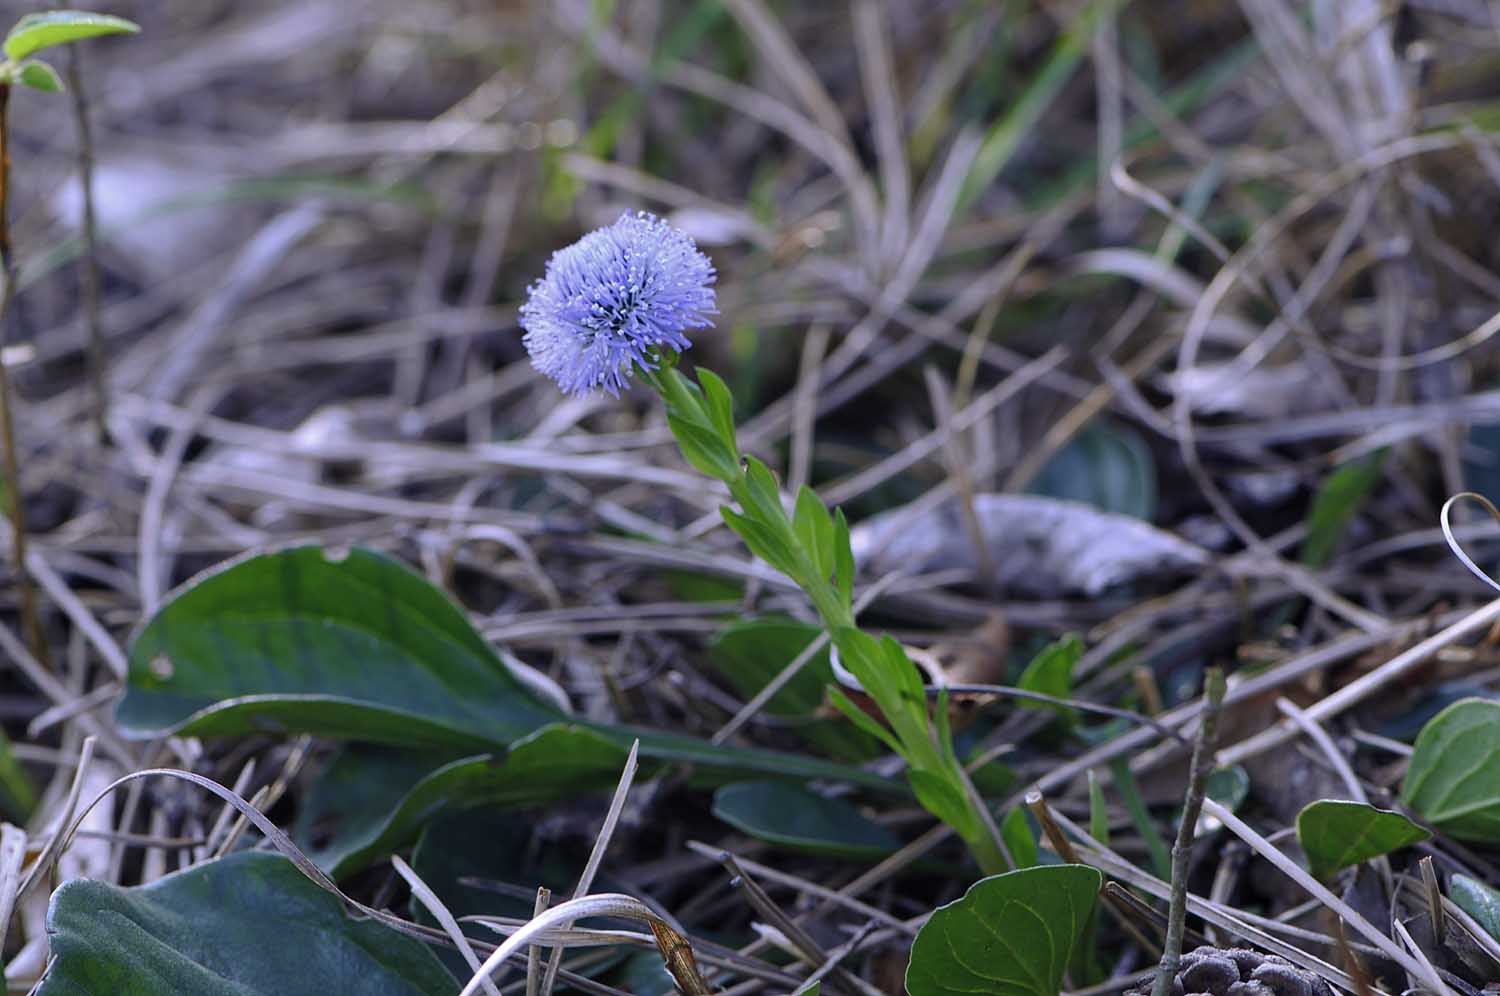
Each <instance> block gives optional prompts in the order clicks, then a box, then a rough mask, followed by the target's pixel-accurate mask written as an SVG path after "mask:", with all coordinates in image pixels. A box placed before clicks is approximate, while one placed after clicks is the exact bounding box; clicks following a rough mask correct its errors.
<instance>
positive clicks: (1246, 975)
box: [1124, 945, 1333, 996]
mask: <svg viewBox="0 0 1500 996" xmlns="http://www.w3.org/2000/svg"><path fill="white" fill-rule="evenodd" d="M1151 982H1152V980H1150V979H1147V980H1146V981H1145V982H1143V983H1141V984H1140V985H1139V986H1137V987H1136V988H1134V989H1127V990H1126V991H1125V994H1124V996H1151ZM1172 996H1333V990H1331V989H1330V988H1328V983H1326V982H1324V981H1323V980H1322V979H1320V978H1319V977H1318V976H1316V975H1314V974H1313V973H1311V972H1306V971H1303V970H1302V969H1300V968H1298V967H1297V966H1296V965H1293V964H1292V963H1291V962H1289V961H1287V960H1286V959H1285V958H1282V957H1279V956H1277V955H1273V954H1261V953H1260V952H1259V951H1250V950H1248V949H1246V948H1213V947H1208V946H1207V945H1205V946H1203V947H1201V948H1198V949H1197V950H1196V951H1188V952H1186V953H1184V954H1183V956H1182V960H1181V961H1180V962H1179V963H1178V965H1177V977H1176V978H1174V979H1173V980H1172Z"/></svg>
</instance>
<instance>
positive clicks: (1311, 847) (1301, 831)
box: [1297, 799, 1432, 878]
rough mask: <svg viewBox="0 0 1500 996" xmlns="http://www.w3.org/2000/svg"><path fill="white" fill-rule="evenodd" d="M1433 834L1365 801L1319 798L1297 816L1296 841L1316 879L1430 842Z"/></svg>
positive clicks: (1399, 815) (1303, 808) (1400, 816)
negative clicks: (1420, 843)
mask: <svg viewBox="0 0 1500 996" xmlns="http://www.w3.org/2000/svg"><path fill="white" fill-rule="evenodd" d="M1431 836H1432V834H1431V833H1429V832H1428V831H1426V830H1424V829H1423V828H1421V827H1419V826H1417V825H1416V824H1415V823H1413V822H1412V821H1411V820H1409V819H1407V818H1406V817H1404V816H1402V815H1401V814H1400V813H1393V812H1391V811H1390V810H1389V809H1376V808H1375V807H1374V806H1372V805H1370V804H1369V803H1366V802H1350V801H1347V800H1343V799H1319V800H1318V801H1317V802H1310V803H1308V804H1307V805H1306V806H1304V807H1302V812H1300V813H1298V814H1297V842H1298V843H1299V844H1301V845H1302V850H1303V853H1305V854H1306V855H1307V863H1308V866H1309V869H1310V870H1311V871H1312V873H1313V875H1314V876H1315V877H1317V878H1327V877H1328V876H1330V875H1332V874H1333V873H1334V872H1336V871H1339V870H1340V869H1343V868H1348V867H1350V866H1351V865H1357V864H1360V863H1361V862H1365V861H1369V860H1370V859H1371V858H1378V857H1380V856H1381V855H1383V854H1390V853H1391V852H1392V851H1396V850H1399V849H1401V848H1403V847H1407V846H1409V845H1411V844H1416V843H1419V842H1421V841H1424V840H1427V839H1428V838H1429V837H1431Z"/></svg>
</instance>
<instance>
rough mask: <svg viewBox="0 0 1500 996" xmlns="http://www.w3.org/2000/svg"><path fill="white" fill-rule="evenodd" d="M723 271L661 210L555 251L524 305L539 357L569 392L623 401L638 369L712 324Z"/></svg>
mask: <svg viewBox="0 0 1500 996" xmlns="http://www.w3.org/2000/svg"><path fill="white" fill-rule="evenodd" d="M713 282H714V267H713V264H712V263H710V262H709V260H708V257H707V256H705V255H703V253H701V252H699V251H698V248H697V246H695V245H694V244H693V240H692V239H691V238H689V237H688V235H687V234H686V233H684V232H681V231H679V230H677V229H675V228H673V227H672V226H671V225H669V224H667V223H666V222H665V221H663V220H661V219H660V218H658V217H656V216H655V215H651V214H647V213H646V212H644V211H642V212H637V213H634V214H625V215H622V216H621V217H620V220H619V221H617V222H615V223H614V224H613V225H610V226H608V227H606V228H600V229H598V230H596V231H593V232H590V233H589V234H588V235H585V236H584V237H583V238H581V239H579V240H578V241H577V242H575V243H573V244H572V245H570V246H568V247H567V248H565V249H559V250H558V251H557V252H555V253H553V254H552V258H551V259H550V260H548V262H547V272H546V274H545V275H544V276H543V277H542V279H541V280H538V281H537V282H536V283H534V284H532V285H531V289H530V293H529V296H528V298H527V301H526V303H525V304H524V305H522V306H521V327H522V328H524V329H525V330H526V335H525V336H524V337H523V338H522V342H523V343H525V345H526V349H527V351H528V352H530V353H531V363H532V365H533V366H535V367H536V368H537V369H538V370H539V371H541V372H542V373H544V374H546V375H547V376H548V377H551V378H552V379H553V380H555V381H557V384H558V386H559V387H561V388H562V389H563V391H564V393H567V394H572V395H582V394H588V393H590V392H592V391H595V390H597V389H599V388H603V389H604V390H606V391H608V392H609V393H610V394H612V395H614V396H615V397H619V395H620V391H621V389H623V388H624V387H625V382H626V381H627V380H628V379H629V376H630V371H631V367H632V366H635V365H639V366H641V367H644V368H645V369H648V370H653V369H655V368H656V366H657V362H656V358H657V357H658V356H659V355H660V354H661V353H662V352H664V351H673V352H681V351H682V350H685V349H687V348H688V347H689V346H690V345H691V343H689V342H688V339H687V337H686V336H685V335H683V333H684V332H686V331H687V330H689V329H698V328H705V327H707V326H709V325H711V324H712V323H711V322H710V321H709V320H708V317H707V316H709V315H713V314H717V311H716V309H715V308H714V291H713V287H712V286H711V285H712V284H713Z"/></svg>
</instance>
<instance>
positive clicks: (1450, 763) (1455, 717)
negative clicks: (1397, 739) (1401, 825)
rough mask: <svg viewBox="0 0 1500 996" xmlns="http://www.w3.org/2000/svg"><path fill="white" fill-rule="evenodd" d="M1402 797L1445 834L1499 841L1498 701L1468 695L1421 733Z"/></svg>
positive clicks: (1499, 704) (1402, 789)
mask: <svg viewBox="0 0 1500 996" xmlns="http://www.w3.org/2000/svg"><path fill="white" fill-rule="evenodd" d="M1401 799H1402V801H1403V802H1405V803H1406V804H1407V805H1408V806H1410V807H1411V808H1412V809H1413V810H1414V811H1415V812H1416V813H1417V814H1418V815H1419V816H1421V817H1422V818H1423V819H1425V820H1426V821H1427V822H1429V823H1431V824H1432V825H1433V826H1435V827H1437V828H1438V829H1439V830H1441V831H1443V832H1444V833H1446V834H1450V835H1452V836H1454V837H1457V838H1458V839H1460V840H1469V841H1475V842H1477V843H1495V842H1497V841H1500V702H1492V701H1489V700H1487V699H1464V700H1462V701H1460V702H1455V703H1453V704H1452V705H1451V706H1449V707H1448V708H1446V709H1444V710H1443V711H1442V712H1440V713H1438V714H1437V715H1436V716H1434V717H1432V719H1431V720H1429V721H1428V723H1427V725H1426V726H1424V727H1422V732H1421V733H1420V734H1418V736H1417V743H1416V747H1415V749H1414V750H1413V751H1412V756H1411V763H1410V764H1409V765H1408V766H1407V769H1406V780H1405V781H1404V782H1403V783H1402V786H1401Z"/></svg>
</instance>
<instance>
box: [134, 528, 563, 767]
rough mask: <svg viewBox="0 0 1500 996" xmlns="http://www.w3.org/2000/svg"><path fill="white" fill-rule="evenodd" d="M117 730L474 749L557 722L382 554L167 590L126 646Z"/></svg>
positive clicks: (234, 570)
mask: <svg viewBox="0 0 1500 996" xmlns="http://www.w3.org/2000/svg"><path fill="white" fill-rule="evenodd" d="M116 716H117V719H118V720H119V723H120V725H121V726H122V727H123V728H124V729H125V730H126V731H128V732H130V733H134V734H138V735H143V736H162V735H164V734H168V733H179V732H180V733H198V734H217V733H244V732H250V731H253V730H265V729H272V730H289V731H305V732H316V733H320V734H323V735H325V736H344V737H350V738H356V739H360V740H368V741H376V742H384V743H393V744H400V745H403V746H422V745H428V746H441V747H456V748H459V749H475V748H479V749H482V748H484V747H487V746H493V745H495V744H497V743H500V744H508V743H509V742H510V741H512V740H516V739H519V738H520V737H524V736H525V735H526V734H528V733H530V732H531V731H533V730H535V729H536V728H537V727H539V726H542V725H545V724H546V723H549V722H552V721H554V720H557V719H559V718H560V716H559V715H558V713H557V711H556V710H555V709H553V708H552V707H551V706H549V705H546V704H544V703H542V702H540V701H539V700H537V699H536V697H535V696H533V695H532V694H531V693H530V692H529V691H527V690H526V689H525V688H524V687H523V686H522V685H521V684H520V682H518V681H516V679H515V678H514V677H513V676H512V675H511V673H510V672H509V671H508V670H507V669H506V668H505V665H504V664H503V663H502V662H501V661H500V660H499V658H498V657H496V655H495V653H494V651H493V650H491V649H490V648H489V646H488V645H486V644H485V642H484V640H483V639H482V638H481V637H480V636H479V634H478V633H477V632H475V630H474V627H473V626H471V625H470V624H469V621H468V620H467V619H465V618H464V616H463V613H462V612H460V611H459V609H458V607H457V606H455V605H454V604H453V602H452V601H450V600H449V599H448V598H447V597H446V596H444V595H443V593H442V592H440V591H439V590H438V589H436V588H434V587H433V586H432V585H430V584H428V582H427V581H426V579H424V578H422V577H421V576H420V575H417V574H415V573H413V572H412V571H410V570H408V569H407V568H405V567H404V566H402V565H401V564H400V563H398V562H397V561H395V560H392V559H390V558H389V557H384V556H381V555H380V554H378V553H374V552H372V551H369V550H361V549H355V550H351V551H350V552H349V553H348V555H347V556H345V557H343V558H341V559H337V560H334V559H330V558H329V557H327V556H325V554H324V552H323V550H321V549H320V548H318V547H315V546H302V547H294V548H291V549H286V550H280V551H276V552H274V553H268V554H262V555H259V556H251V557H247V558H244V559H241V560H237V561H231V562H230V563H229V564H228V565H225V566H223V567H220V568H217V569H215V570H213V571H210V572H208V573H207V574H204V575H201V576H200V577H198V578H196V579H194V580H193V581H191V582H189V583H188V584H187V585H186V586H184V587H183V588H182V589H180V590H178V591H177V592H176V593H174V594H173V595H172V596H171V598H170V599H169V600H168V601H167V603H166V604H165V605H164V606H163V608H162V609H161V610H160V611H158V612H157V613H156V615H155V616H153V617H152V618H151V620H150V622H149V623H147V625H146V626H145V628H144V629H142V630H141V631H140V633H139V634H137V636H136V637H135V640H134V642H133V643H132V645H131V648H130V675H129V685H128V687H127V689H126V692H125V697H124V698H123V699H121V701H120V705H119V708H118V710H117V713H116Z"/></svg>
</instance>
